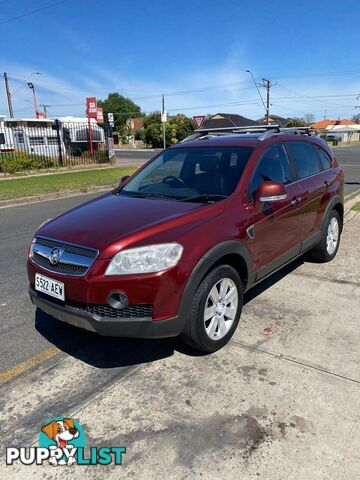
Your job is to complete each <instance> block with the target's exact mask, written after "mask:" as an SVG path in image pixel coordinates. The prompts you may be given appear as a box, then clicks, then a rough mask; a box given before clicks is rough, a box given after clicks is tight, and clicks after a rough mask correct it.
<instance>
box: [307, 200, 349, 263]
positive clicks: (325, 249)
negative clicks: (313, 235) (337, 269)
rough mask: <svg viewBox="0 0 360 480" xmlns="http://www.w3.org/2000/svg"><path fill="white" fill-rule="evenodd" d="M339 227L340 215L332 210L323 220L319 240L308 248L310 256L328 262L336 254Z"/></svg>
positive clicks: (339, 232) (340, 226)
mask: <svg viewBox="0 0 360 480" xmlns="http://www.w3.org/2000/svg"><path fill="white" fill-rule="evenodd" d="M341 229H342V224H341V219H340V215H339V214H338V212H337V211H336V210H332V211H331V212H330V214H329V216H328V217H327V220H326V222H325V225H324V229H323V232H322V234H321V239H320V242H319V243H318V244H317V245H316V246H315V247H314V248H313V249H312V250H310V254H311V256H312V257H313V258H315V259H316V260H319V261H320V262H330V261H331V260H332V259H333V258H334V257H335V255H336V254H337V251H338V248H339V243H340V235H341Z"/></svg>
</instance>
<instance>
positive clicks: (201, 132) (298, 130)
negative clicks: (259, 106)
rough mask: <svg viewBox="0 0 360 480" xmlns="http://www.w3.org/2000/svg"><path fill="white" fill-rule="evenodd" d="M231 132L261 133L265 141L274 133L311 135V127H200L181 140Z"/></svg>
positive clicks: (201, 138)
mask: <svg viewBox="0 0 360 480" xmlns="http://www.w3.org/2000/svg"><path fill="white" fill-rule="evenodd" d="M231 133H239V134H246V133H249V134H250V133H260V135H259V137H258V140H260V141H263V140H266V139H267V138H270V137H272V136H273V135H279V134H288V135H308V136H311V131H310V127H280V126H279V125H248V126H244V127H219V128H198V129H196V130H194V133H193V134H192V135H190V136H189V137H186V138H184V140H181V143H186V142H190V141H191V140H205V139H207V138H210V137H213V136H217V135H226V134H231Z"/></svg>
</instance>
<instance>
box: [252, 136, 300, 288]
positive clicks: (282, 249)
mask: <svg viewBox="0 0 360 480" xmlns="http://www.w3.org/2000/svg"><path fill="white" fill-rule="evenodd" d="M293 180H294V178H293V173H292V170H291V167H290V164H289V161H288V158H287V155H286V151H285V149H284V146H283V144H281V143H278V144H275V145H273V146H271V147H269V148H268V149H267V150H266V151H265V152H264V153H263V155H262V156H261V158H260V160H259V163H258V165H257V167H256V169H255V171H254V175H253V177H252V180H251V181H250V185H249V190H248V195H249V200H252V198H253V197H254V193H255V192H256V190H257V188H258V187H259V185H260V184H261V183H262V182H264V181H274V182H279V183H282V184H283V185H284V186H285V189H286V193H287V198H286V199H285V200H282V201H278V202H274V203H264V204H259V205H256V206H255V205H254V245H255V247H254V251H255V259H254V270H255V271H256V272H257V276H256V280H259V279H260V278H262V277H264V276H265V275H268V274H269V273H270V272H271V271H273V270H275V269H276V268H279V267H280V266H281V265H283V264H284V263H286V262H287V261H289V260H290V259H291V258H293V257H295V256H296V255H297V254H298V253H299V252H300V241H299V234H300V222H301V219H300V216H299V207H298V205H297V198H298V196H299V185H298V183H293Z"/></svg>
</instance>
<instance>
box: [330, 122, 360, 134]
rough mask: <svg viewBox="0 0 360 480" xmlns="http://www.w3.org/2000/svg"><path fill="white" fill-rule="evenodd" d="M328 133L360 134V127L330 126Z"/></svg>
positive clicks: (355, 125) (353, 125)
mask: <svg viewBox="0 0 360 480" xmlns="http://www.w3.org/2000/svg"><path fill="white" fill-rule="evenodd" d="M326 131H327V132H335V133H346V132H360V125H358V124H357V123H352V124H350V125H349V124H344V125H329V126H328V127H327V128H326Z"/></svg>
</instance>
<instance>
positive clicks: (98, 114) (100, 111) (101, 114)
mask: <svg viewBox="0 0 360 480" xmlns="http://www.w3.org/2000/svg"><path fill="white" fill-rule="evenodd" d="M96 121H97V123H98V124H102V123H104V112H103V109H102V108H101V107H97V109H96Z"/></svg>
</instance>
